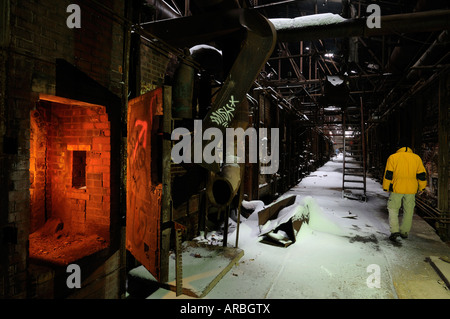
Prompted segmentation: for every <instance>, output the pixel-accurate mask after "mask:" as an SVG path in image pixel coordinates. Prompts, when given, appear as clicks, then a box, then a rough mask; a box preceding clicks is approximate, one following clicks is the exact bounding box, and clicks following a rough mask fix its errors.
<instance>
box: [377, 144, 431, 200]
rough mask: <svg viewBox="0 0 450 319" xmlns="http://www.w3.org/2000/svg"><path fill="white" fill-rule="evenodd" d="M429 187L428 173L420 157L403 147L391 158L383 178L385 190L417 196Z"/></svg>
mask: <svg viewBox="0 0 450 319" xmlns="http://www.w3.org/2000/svg"><path fill="white" fill-rule="evenodd" d="M426 186H427V173H426V170H425V167H424V166H423V163H422V160H421V158H420V157H419V155H417V154H414V153H413V151H412V149H411V148H409V147H402V148H400V149H399V150H398V151H397V152H396V153H394V154H392V155H391V156H389V158H388V160H387V163H386V169H385V172H384V178H383V190H384V191H386V192H387V191H389V192H394V193H398V194H416V193H417V192H418V191H423V190H424V189H425V187H426Z"/></svg>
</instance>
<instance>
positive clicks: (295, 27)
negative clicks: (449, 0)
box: [270, 10, 450, 42]
mask: <svg viewBox="0 0 450 319" xmlns="http://www.w3.org/2000/svg"><path fill="white" fill-rule="evenodd" d="M366 20H367V19H366V18H357V19H344V18H342V17H341V16H339V15H337V14H331V13H324V14H316V15H311V16H303V17H298V18H293V19H270V21H271V22H272V23H273V24H274V26H275V30H276V31H277V39H278V41H279V42H296V41H299V40H300V39H301V40H316V39H328V38H343V37H354V36H360V37H370V36H378V35H388V34H397V33H412V32H426V31H439V30H445V29H448V28H450V10H433V11H426V12H416V13H407V14H393V15H388V16H381V17H380V21H381V28H369V27H368V26H367V23H366Z"/></svg>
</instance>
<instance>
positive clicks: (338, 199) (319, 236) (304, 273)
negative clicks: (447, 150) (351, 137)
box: [130, 154, 450, 300]
mask: <svg viewBox="0 0 450 319" xmlns="http://www.w3.org/2000/svg"><path fill="white" fill-rule="evenodd" d="M341 183H342V154H339V155H338V156H336V157H333V158H332V160H330V161H329V162H327V163H326V164H325V165H324V166H322V167H320V168H319V169H318V170H317V171H314V172H311V174H309V175H308V176H306V177H305V178H304V179H303V180H302V181H301V182H300V183H299V184H298V185H296V186H295V187H293V188H292V189H290V190H289V191H288V192H286V193H285V194H284V195H283V196H281V197H282V198H285V197H289V196H291V195H294V196H296V197H297V200H296V203H297V204H299V205H300V206H303V205H305V204H306V205H309V206H310V214H311V215H312V214H314V216H310V219H309V223H303V224H302V226H301V228H300V231H299V232H298V234H297V236H296V237H297V238H296V241H295V243H293V244H292V245H289V246H288V247H281V246H275V245H270V244H267V243H263V242H261V237H260V235H261V234H263V233H264V232H261V231H260V228H259V227H258V218H257V216H256V214H257V211H258V210H261V209H262V207H263V205H264V204H263V203H258V202H253V203H247V206H249V207H250V206H251V207H256V211H255V212H254V213H253V214H251V215H250V216H249V217H248V218H247V219H245V220H243V221H242V222H241V226H240V234H239V248H241V249H243V250H244V255H243V257H242V258H241V259H240V260H239V261H238V262H237V264H235V265H234V266H233V267H232V268H231V269H230V270H229V272H228V273H227V274H226V275H225V276H224V277H223V278H222V279H221V280H220V281H219V282H218V283H217V284H216V285H215V286H214V287H213V288H212V290H211V291H210V292H209V293H208V294H207V295H206V296H205V298H206V299H232V300H233V299H324V298H326V299H397V298H398V299H449V298H450V290H449V288H450V287H448V286H447V285H448V280H449V279H450V277H445V274H446V275H447V276H450V273H448V272H447V273H444V274H443V273H441V274H440V273H439V271H436V269H435V268H434V266H433V265H434V264H433V263H432V262H431V263H430V260H429V259H430V257H434V258H433V261H434V262H437V263H438V269H439V265H441V264H439V261H436V260H437V259H439V258H440V257H444V258H443V259H444V260H445V259H446V257H447V260H448V257H450V246H449V245H448V244H446V243H444V242H443V241H442V240H441V239H440V238H439V236H437V234H436V231H435V230H434V229H433V228H432V227H431V226H430V225H429V224H428V223H427V222H426V221H425V220H424V219H423V218H422V217H420V216H419V215H417V214H415V216H414V219H413V227H412V231H411V233H410V236H409V238H408V239H404V240H399V241H398V242H397V243H393V242H391V241H390V240H389V239H388V237H389V235H390V232H389V224H388V213H387V208H386V204H387V198H388V195H387V193H386V192H383V190H382V188H381V185H380V183H379V182H377V181H375V180H374V179H372V178H368V181H367V201H359V200H354V199H349V198H344V197H343V196H342V192H341ZM293 206H295V204H294V205H293ZM291 207H292V206H291ZM230 222H231V224H232V225H233V226H234V229H236V228H235V226H236V223H235V222H233V221H231V220H230ZM230 227H231V225H230ZM213 236H214V235H213ZM215 236H216V239H217V242H216V244H220V243H219V242H220V240H221V239H222V235H221V234H215ZM207 237H208V236H207ZM209 238H210V239H211V235H209ZM235 239H236V232H233V233H232V234H231V235H230V237H229V238H228V245H230V246H234V244H235ZM197 258H200V259H201V258H202V257H201V256H198V257H197ZM194 262H195V260H194ZM441 263H442V264H443V265H444V266H443V268H441V270H442V269H444V270H445V269H446V268H445V262H444V261H441ZM185 267H188V265H186V266H185ZM378 267H379V268H378ZM375 268H376V269H377V270H378V269H379V278H378V279H377V280H379V282H376V280H372V279H375V278H374V276H373V275H374V273H375V272H374V269H375ZM447 268H448V267H447ZM442 275H444V276H442ZM130 276H131V280H134V282H135V281H136V280H138V281H139V285H141V287H135V286H133V289H135V293H136V294H140V297H145V298H149V299H166V298H169V299H170V298H193V297H189V296H186V295H182V296H179V297H177V296H176V293H175V292H173V291H170V290H168V289H164V288H159V289H158V288H157V287H156V286H155V282H154V279H153V278H152V276H151V274H150V273H148V271H146V270H145V268H142V267H140V268H136V269H134V270H132V271H131V273H130ZM208 276H209V274H208V273H207V271H205V273H202V271H201V270H197V271H195V270H193V274H189V273H188V274H186V275H185V281H186V282H187V284H186V285H187V286H191V287H195V286H196V282H200V284H199V285H200V286H201V282H202V280H204V279H205V278H207V277H208ZM191 277H192V278H191ZM209 280H211V281H212V280H213V278H210V279H209ZM446 280H447V284H446V282H445V281H446ZM135 285H136V283H135ZM152 288H153V289H152ZM136 289H137V290H139V289H141V290H142V291H141V292H136ZM146 289H147V292H148V293H149V294H148V295H147V296H145V291H146ZM154 289H157V290H156V291H155V290H154ZM150 292H151V293H150ZM142 293H144V295H142Z"/></svg>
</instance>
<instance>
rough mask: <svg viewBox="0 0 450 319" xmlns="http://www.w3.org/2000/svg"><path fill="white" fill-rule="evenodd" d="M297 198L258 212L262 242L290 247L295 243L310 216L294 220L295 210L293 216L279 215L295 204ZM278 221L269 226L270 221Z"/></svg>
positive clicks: (288, 199) (284, 200)
mask: <svg viewBox="0 0 450 319" xmlns="http://www.w3.org/2000/svg"><path fill="white" fill-rule="evenodd" d="M295 200H296V196H289V197H287V198H284V199H282V200H280V201H278V202H275V203H273V204H272V205H270V206H268V207H266V208H264V209H263V210H261V211H259V212H258V224H259V227H260V231H261V234H260V237H261V242H262V243H266V244H270V245H275V246H280V247H288V246H290V245H291V244H293V243H295V241H296V235H297V233H298V231H299V230H300V227H301V226H302V224H303V222H308V220H309V216H304V217H303V218H302V219H294V213H295V211H294V210H293V211H292V212H291V214H289V215H286V216H281V217H279V213H280V212H281V210H282V209H283V208H286V207H289V206H292V205H294V204H295ZM274 220H277V222H274V223H271V224H267V223H268V222H269V221H274Z"/></svg>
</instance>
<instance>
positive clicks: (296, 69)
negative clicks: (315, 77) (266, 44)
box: [279, 43, 306, 80]
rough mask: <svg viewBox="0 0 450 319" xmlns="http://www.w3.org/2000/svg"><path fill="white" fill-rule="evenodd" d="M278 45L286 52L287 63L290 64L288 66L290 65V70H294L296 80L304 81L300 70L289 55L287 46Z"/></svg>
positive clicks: (284, 44)
mask: <svg viewBox="0 0 450 319" xmlns="http://www.w3.org/2000/svg"><path fill="white" fill-rule="evenodd" d="M279 45H280V46H281V47H282V48H283V49H284V50H285V51H286V53H287V55H288V59H289V62H290V64H291V66H292V69H293V70H294V72H295V75H296V76H297V78H298V79H299V80H300V79H303V80H306V78H305V77H304V76H303V74H302V73H301V71H300V69H299V67H298V65H297V63H295V61H294V59H293V57H292V55H291V52H290V50H289V48H288V46H287V45H286V43H279Z"/></svg>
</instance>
